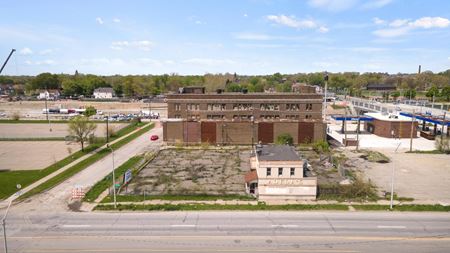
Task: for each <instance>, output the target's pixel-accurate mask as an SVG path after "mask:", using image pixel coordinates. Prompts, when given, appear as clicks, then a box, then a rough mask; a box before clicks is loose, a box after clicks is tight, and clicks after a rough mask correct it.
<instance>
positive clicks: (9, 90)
mask: <svg viewBox="0 0 450 253" xmlns="http://www.w3.org/2000/svg"><path fill="white" fill-rule="evenodd" d="M14 93H15V90H14V87H13V85H12V84H1V85H0V95H8V96H9V95H12V94H14Z"/></svg>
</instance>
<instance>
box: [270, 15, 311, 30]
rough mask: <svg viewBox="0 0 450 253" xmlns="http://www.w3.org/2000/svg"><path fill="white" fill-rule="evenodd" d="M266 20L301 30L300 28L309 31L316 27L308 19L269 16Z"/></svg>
mask: <svg viewBox="0 0 450 253" xmlns="http://www.w3.org/2000/svg"><path fill="white" fill-rule="evenodd" d="M266 18H267V19H268V20H270V21H272V22H274V23H277V24H280V25H284V26H288V27H292V28H297V29H301V28H309V29H311V28H316V27H317V26H318V25H317V23H316V22H314V21H312V20H308V19H304V20H299V19H297V18H295V17H294V16H286V15H278V16H277V15H269V16H267V17H266Z"/></svg>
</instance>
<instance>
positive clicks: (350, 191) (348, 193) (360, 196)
mask: <svg viewBox="0 0 450 253" xmlns="http://www.w3.org/2000/svg"><path fill="white" fill-rule="evenodd" d="M317 199H318V200H337V201H377V200H378V199H379V198H378V195H377V192H376V189H375V186H374V185H373V184H372V183H371V182H366V181H364V180H362V179H361V178H359V177H356V176H355V179H354V181H353V183H352V184H350V185H340V184H329V185H324V184H321V185H319V187H318V196H317Z"/></svg>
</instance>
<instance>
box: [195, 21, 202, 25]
mask: <svg viewBox="0 0 450 253" xmlns="http://www.w3.org/2000/svg"><path fill="white" fill-rule="evenodd" d="M195 24H196V25H202V24H203V22H202V21H200V20H195Z"/></svg>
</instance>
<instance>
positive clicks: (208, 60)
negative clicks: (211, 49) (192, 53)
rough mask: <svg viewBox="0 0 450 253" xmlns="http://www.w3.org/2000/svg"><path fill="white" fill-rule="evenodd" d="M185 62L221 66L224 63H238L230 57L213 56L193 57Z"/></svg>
mask: <svg viewBox="0 0 450 253" xmlns="http://www.w3.org/2000/svg"><path fill="white" fill-rule="evenodd" d="M183 63H188V64H195V65H204V66H219V65H224V64H228V65H229V64H236V62H235V61H233V60H230V59H211V58H191V59H187V60H184V61H183Z"/></svg>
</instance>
